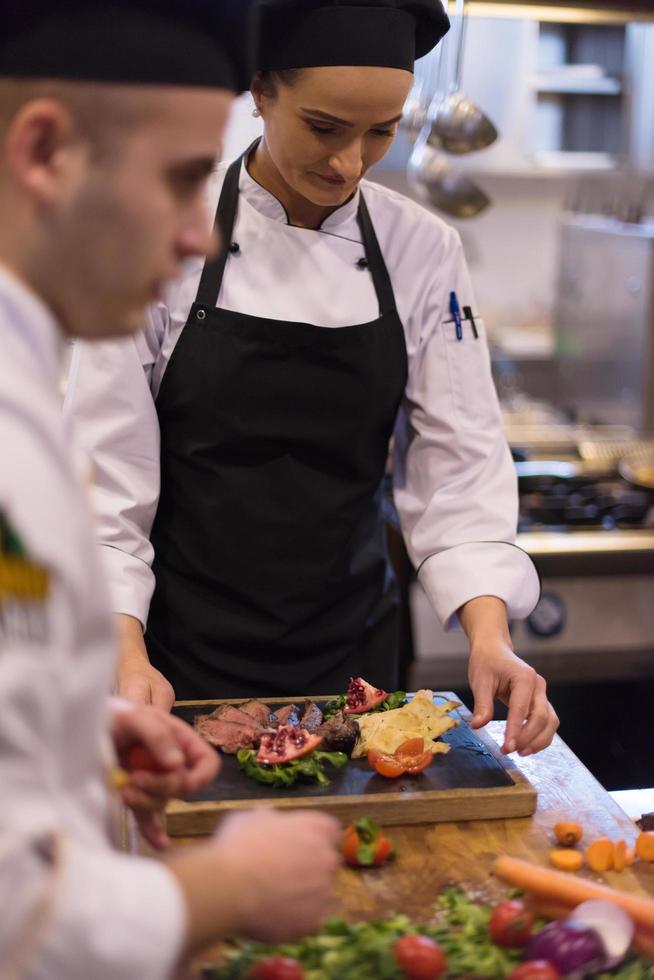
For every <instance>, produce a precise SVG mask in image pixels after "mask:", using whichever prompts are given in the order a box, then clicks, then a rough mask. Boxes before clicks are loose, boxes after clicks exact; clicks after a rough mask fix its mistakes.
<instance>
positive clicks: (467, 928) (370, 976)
mask: <svg viewBox="0 0 654 980" xmlns="http://www.w3.org/2000/svg"><path fill="white" fill-rule="evenodd" d="M435 910H436V915H435V919H434V920H433V921H432V922H430V923H427V924H425V925H418V924H416V923H414V922H411V920H410V919H409V918H408V917H407V916H406V915H392V916H389V917H388V918H386V919H380V920H377V921H374V922H357V923H354V924H352V923H348V922H345V921H343V920H342V919H331V920H329V921H328V922H327V923H325V925H324V926H323V928H322V929H321V930H320V932H318V933H316V935H314V936H308V937H307V938H306V939H302V940H300V941H299V942H297V943H287V944H284V945H281V946H264V945H262V944H259V943H235V944H234V945H233V948H232V949H231V950H230V951H229V952H228V953H227V958H226V962H225V963H224V964H223V965H222V966H219V967H215V968H213V969H212V970H210V971H209V972H208V974H207V978H208V980H245V978H246V977H247V975H248V972H249V971H250V969H251V967H252V966H253V965H254V964H255V963H256V962H257V961H258V960H259V959H260V958H261V957H263V956H269V955H271V954H277V955H280V956H291V957H293V959H296V960H297V961H298V963H300V964H301V966H302V968H303V969H304V972H305V978H306V980H406V974H405V973H404V971H403V970H401V969H400V967H399V966H398V965H397V963H396V961H395V956H394V953H393V944H394V943H395V941H396V940H397V939H399V938H400V937H401V936H414V935H423V936H430V937H431V938H432V939H435V940H436V941H437V942H438V943H440V945H441V946H442V948H443V950H444V952H445V954H446V957H447V973H446V975H445V976H446V977H447V980H454V978H455V977H458V978H461V977H479V978H481V977H487V978H496V980H503V978H505V977H508V976H509V974H510V973H511V971H512V970H513V969H514V968H515V967H516V966H517V965H518V964H519V963H520V961H521V958H522V952H521V950H512V949H501V948H500V947H499V946H495V944H494V943H493V942H491V939H490V936H489V933H488V923H489V921H490V917H491V913H492V908H491V906H489V905H479V904H477V903H474V902H471V901H470V900H469V899H468V897H467V895H466V894H465V892H463V891H462V890H461V889H459V888H447V889H445V890H444V891H443V892H442V893H441V895H440V897H439V900H438V902H437V903H436V906H435ZM597 980H654V964H652V963H650V962H649V961H647V960H645V959H643V958H642V957H638V956H633V957H630V958H629V959H628V960H626V961H625V962H624V963H623V964H622V965H621V966H620V967H618V968H617V969H616V970H614V971H612V972H610V973H602V974H599V976H598V978H597Z"/></svg>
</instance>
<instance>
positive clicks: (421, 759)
mask: <svg viewBox="0 0 654 980" xmlns="http://www.w3.org/2000/svg"><path fill="white" fill-rule="evenodd" d="M433 761H434V756H433V753H431V752H430V751H429V749H427V751H426V752H423V753H422V755H414V756H413V757H412V758H410V759H409V758H408V757H407V758H406V759H404V760H403V762H404V764H405V766H406V771H407V772H408V773H409V775H411V776H415V775H416V773H419V772H424V771H425V769H426V768H427V766H430V765H431V764H432V762H433Z"/></svg>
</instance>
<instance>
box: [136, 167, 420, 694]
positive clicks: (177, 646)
mask: <svg viewBox="0 0 654 980" xmlns="http://www.w3.org/2000/svg"><path fill="white" fill-rule="evenodd" d="M241 164H242V158H241V159H240V160H237V161H236V162H235V163H233V164H232V165H231V166H230V168H229V169H228V171H227V175H226V178H225V183H224V185H223V189H222V193H221V196H220V202H219V204H218V213H217V216H216V223H217V226H218V228H219V229H220V233H221V236H222V240H223V242H231V241H232V235H233V228H234V222H235V218H236V211H237V206H238V183H239V175H240V168H241ZM358 221H359V226H360V228H361V232H362V235H363V243H364V248H365V253H366V259H367V263H368V266H369V269H370V274H371V275H372V278H373V282H374V285H375V289H376V292H377V298H378V300H379V307H380V316H379V318H378V319H376V320H373V321H371V322H370V323H363V324H357V325H355V326H351V327H339V328H331V327H319V326H315V325H313V324H307V323H295V322H288V323H287V322H282V321H277V320H268V319H264V318H261V317H254V316H247V315H245V314H242V313H234V312H231V311H229V310H222V309H217V308H216V302H217V299H218V295H219V292H220V287H221V283H222V279H223V274H224V271H225V265H226V262H227V260H228V258H230V254H229V253H228V252H225V253H224V254H223V255H222V256H221V257H219V258H218V259H216V260H211V261H209V260H207V262H206V263H205V267H204V271H203V273H202V278H201V280H200V285H199V288H198V295H197V299H196V301H195V303H194V304H193V306H192V308H191V311H190V314H189V318H188V321H187V323H186V325H185V326H184V329H183V331H182V333H181V336H180V338H179V340H178V342H177V345H176V347H175V350H174V352H173V355H172V357H171V360H170V362H169V364H168V367H167V370H166V372H165V375H164V378H163V382H162V385H161V388H160V391H159V396H158V398H157V401H156V406H157V412H158V416H159V424H160V427H161V496H160V500H159V507H158V510H157V516H156V519H155V522H154V527H153V530H152V543H153V545H154V550H155V561H154V573H155V577H156V589H155V593H154V596H153V600H152V604H151V608H150V615H149V619H148V624H147V633H146V643H147V647H148V653H149V655H150V659H151V662H152V663H153V664H154V666H155V667H157V668H158V669H159V670H161V671H162V672H163V674H164V675H165V676H166V677H167V678H168V679H169V680H170V682H171V683H172V685H173V687H174V688H175V692H176V695H177V697H178V698H183V699H202V698H219V697H255V696H271V695H275V694H279V695H281V696H285V695H287V694H290V695H300V694H330V693H334V692H339V691H343V690H345V689H346V687H347V683H348V679H349V677H350V676H351V675H352V676H357V675H361V676H363V677H366V678H368V679H369V680H370V681H371V683H373V684H375V685H379V686H380V687H385V688H386V689H387V690H394V689H395V688H396V686H397V600H396V595H395V586H394V579H393V575H392V571H391V569H390V565H389V562H388V558H387V551H386V538H385V527H384V521H383V518H382V513H381V511H382V483H383V477H384V469H385V464H386V459H387V453H388V444H389V439H390V436H391V434H392V431H393V427H394V424H395V417H396V414H397V409H398V406H399V403H400V399H401V397H402V394H403V392H404V388H405V385H406V378H407V354H406V345H405V340H404V331H403V328H402V323H401V322H400V318H399V316H398V314H397V311H396V308H395V298H394V296H393V288H392V285H391V281H390V278H389V275H388V272H387V270H386V266H385V264H384V260H383V257H382V254H381V250H380V248H379V244H378V242H377V237H376V235H375V231H374V229H373V226H372V223H371V220H370V216H369V214H368V209H367V207H366V204H365V201H364V200H363V197H361V198H360V204H359V211H358ZM233 247H234V248H236V246H233ZM230 260H231V261H234V260H236V261H238V258H236V259H234V258H231V259H230ZM363 265H364V269H365V263H364V264H363ZM367 274H368V273H367V272H366V271H362V275H367ZM334 288H338V284H335V287H334Z"/></svg>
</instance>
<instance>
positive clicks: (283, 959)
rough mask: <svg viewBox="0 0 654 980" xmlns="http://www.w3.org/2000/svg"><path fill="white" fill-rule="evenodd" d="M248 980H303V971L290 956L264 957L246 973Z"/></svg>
mask: <svg viewBox="0 0 654 980" xmlns="http://www.w3.org/2000/svg"><path fill="white" fill-rule="evenodd" d="M248 978H249V980H304V970H303V969H302V967H301V966H300V964H299V963H298V961H297V960H294V959H293V958H292V957H290V956H265V957H264V958H263V959H262V960H259V962H258V963H255V964H254V966H253V967H252V968H251V970H250V972H249V973H248Z"/></svg>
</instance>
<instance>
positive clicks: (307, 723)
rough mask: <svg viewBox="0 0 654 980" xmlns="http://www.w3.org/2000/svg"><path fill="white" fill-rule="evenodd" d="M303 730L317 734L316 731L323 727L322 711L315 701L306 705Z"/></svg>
mask: <svg viewBox="0 0 654 980" xmlns="http://www.w3.org/2000/svg"><path fill="white" fill-rule="evenodd" d="M300 724H301V725H302V727H303V728H306V730H307V731H308V732H315V730H316V729H317V728H318V727H319V726H320V725H322V711H321V710H320V708H319V707H318V705H317V704H314V703H313V701H307V702H306V703H305V705H304V714H303V715H302V721H301V722H300Z"/></svg>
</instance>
